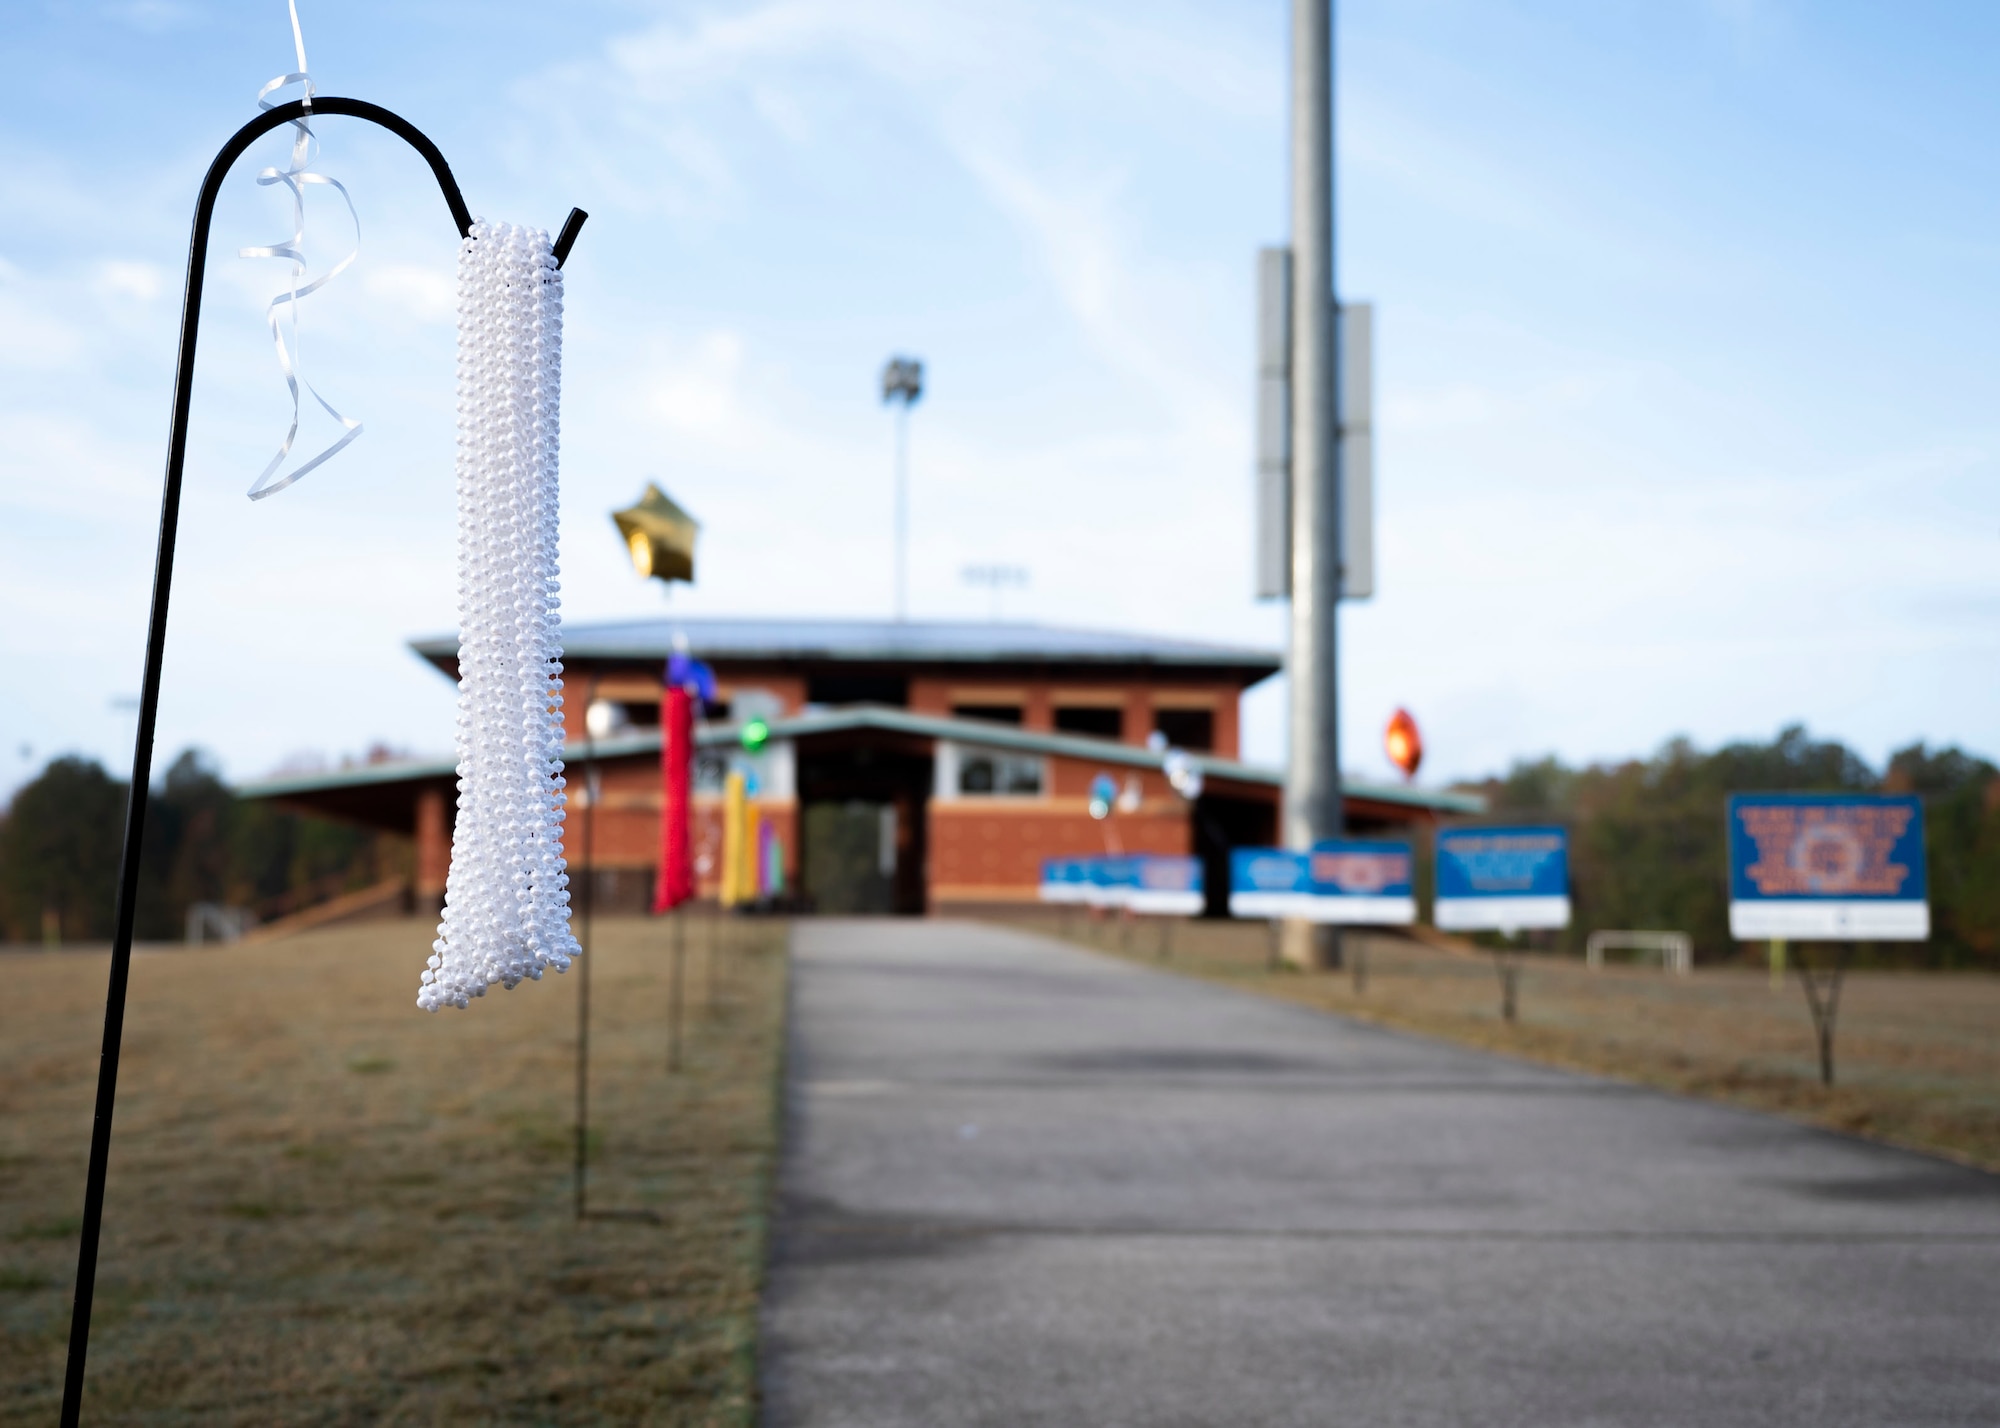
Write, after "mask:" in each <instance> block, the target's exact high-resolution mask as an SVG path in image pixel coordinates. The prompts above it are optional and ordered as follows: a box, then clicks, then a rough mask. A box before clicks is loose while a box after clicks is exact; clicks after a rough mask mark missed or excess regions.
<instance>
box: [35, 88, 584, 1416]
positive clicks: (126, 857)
mask: <svg viewBox="0 0 2000 1428" xmlns="http://www.w3.org/2000/svg"><path fill="white" fill-rule="evenodd" d="M327 115H338V116H343V117H346V118H351V119H366V120H368V121H369V122H370V123H374V124H379V125H380V126H381V127H383V128H384V129H387V130H388V131H389V132H390V133H392V134H394V135H396V136H397V137H398V138H400V139H402V140H404V141H405V142H406V143H408V144H409V145H410V147H411V148H413V149H415V150H416V151H417V152H418V153H419V154H421V155H422V156H423V158H424V161H425V162H426V163H428V164H429V165H430V166H431V173H432V174H433V175H434V176H435V177H436V179H437V181H438V187H439V188H440V189H442V190H443V191H444V201H445V204H446V205H447V206H448V207H449V208H450V209H451V218H452V222H453V223H455V224H456V225H457V226H458V235H459V237H460V238H463V237H465V235H466V234H467V233H469V232H470V231H471V229H472V213H471V211H470V210H469V209H467V208H466V206H465V196H464V195H463V194H461V193H460V192H459V190H458V182H457V180H455V179H454V178H452V176H451V167H450V165H448V164H446V163H445V161H444V155H443V154H442V153H440V152H439V151H438V146H437V145H436V144H433V143H432V142H431V141H430V140H429V139H428V138H427V137H425V135H424V134H423V132H422V131H421V130H419V129H418V128H417V127H416V126H415V125H414V124H412V123H410V122H409V120H407V119H404V118H403V117H402V116H401V115H398V114H394V113H391V112H390V111H389V110H387V109H384V108H382V107H381V106H380V105H379V104H370V103H368V102H367V101H366V100H362V99H340V98H336V97H333V96H328V97H326V98H323V99H313V100H310V101H308V100H303V99H301V100H296V101H294V102H293V103H290V104H280V105H279V106H278V107H277V108H275V109H269V110H266V111H265V112H264V113H262V114H259V115H258V116H257V117H256V118H255V119H252V120H251V121H250V122H249V123H248V124H245V125H244V126H243V127H242V128H241V129H238V130H237V131H236V132H235V133H234V134H232V135H231V136H230V138H229V142H227V143H226V144H224V145H223V146H222V149H221V151H220V152H219V153H217V154H216V156H215V162H213V163H212V164H210V165H209V166H208V173H207V174H206V175H205V176H204V177H203V178H202V181H201V193H200V195H199V196H198V197H197V198H196V200H195V209H194V231H193V234H192V236H191V237H190V238H189V240H188V271H187V288H186V291H185V295H184V296H183V297H182V300H181V339H180V351H179V355H178V356H177V357H176V359H175V366H174V403H173V413H172V416H171V418H170V420H169V422H168V427H167V475H166V483H165V486H164V488H163V490H162V493H161V497H160V538H159V544H158V546H157V548H156V550H155V553H154V557H153V601H152V612H151V614H150V615H149V616H148V619H147V624H146V666H145V673H144V674H143V675H142V676H141V679H140V683H139V729H138V733H137V735H136V736H135V737H134V739H133V743H132V782H131V785H130V786H129V787H128V788H127V789H126V791H125V837H124V843H123V845H122V847H121V849H120V851H119V859H118V905H117V914H116V921H115V923H114V930H113V932H112V937H111V977H110V982H109V985H108V987H107V989H106V991H105V996H104V1041H103V1045H102V1048H101V1049H100V1051H99V1053H98V1060H97V1104H96V1110H95V1112H94V1114H93V1117H92V1120H91V1125H90V1168H89V1170H88V1172H87V1173H86V1176H85V1179H84V1189H83V1223H82V1227H81V1238H80V1242H79V1244H78V1246H77V1254H76V1297H75V1299H74V1301H73V1303H72V1307H71V1311H70V1325H69V1361H68V1363H67V1364H66V1365H65V1367H64V1370H63V1401H62V1417H61V1419H60V1420H59V1421H60V1423H61V1424H62V1428H77V1424H78V1423H79V1421H80V1420H81V1418H82V1415H83V1373H84V1358H85V1355H86V1354H87V1353H88V1352H89V1348H90V1308H91V1302H92V1300H93V1299H94V1298H95V1295H96V1290H97V1244H98V1237H99V1233H100V1231H101V1230H102V1229H103V1225H104V1182H105V1177H106V1175H107V1173H108V1171H109V1169H110V1165H111V1114H112V1111H113V1109H114V1107H115V1105H116V1103H117V1098H118V1053H119V1048H120V1044H121V1042H122V1040H123V1038H124V1031H125V994H126V988H127V986H128V984H129V983H130V981H131V971H132V924H133V919H134V917H135V916H136V915H137V912H138V907H137V902H138V893H139V849H140V845H141V844H142V843H143V842H144V841H145V836H146V795H147V790H148V788H149V787H150V785H151V783H152V778H153V731H154V727H155V725H156V724H157V722H158V719H159V713H160V666H161V662H162V660H163V659H164V657H165V654H166V646H167V604H168V598H169V596H170V595H171V593H172V589H173V579H174V546H175V542H176V541H177V539H178V537H179V534H180V518H181V474H182V471H183V469H184V468H185V466H186V464H187V435H188V408H189V404H190V402H191V401H192V399H193V395H194V357H195V343H196V339H197V338H198V337H199V335H200V331H201V292H202V281H203V278H204V276H205V269H206V267H207V265H208V231H209V225H210V223H211V221H212V220H213V218H214V216H215V200H216V198H217V197H218V196H219V195H220V193H221V192H222V181H223V179H224V178H225V177H227V176H228V173H229V168H230V165H232V164H234V163H235V162H236V160H237V159H239V158H241V157H242V156H243V152H244V151H245V150H246V149H248V148H249V147H250V145H251V144H253V143H255V142H256V141H257V139H258V138H260V137H261V136H263V135H265V134H268V133H270V132H271V131H272V130H273V129H278V128H282V127H283V126H284V125H286V124H291V123H294V122H296V121H298V120H301V119H316V118H323V117H325V116H327ZM586 216H587V215H585V214H584V213H583V212H582V210H580V209H576V210H572V211H571V214H570V218H569V222H568V223H567V224H566V225H565V227H564V228H563V233H562V236H563V237H564V238H566V239H568V240H569V242H570V243H571V244H573V243H575V241H576V230H578V229H580V228H581V227H582V226H583V220H584V218H585V217H586ZM568 252H569V248H568V247H567V246H565V247H563V248H562V249H561V250H560V251H559V252H558V253H557V255H556V261H557V263H558V264H560V263H561V261H562V259H563V258H564V257H566V256H567V255H568Z"/></svg>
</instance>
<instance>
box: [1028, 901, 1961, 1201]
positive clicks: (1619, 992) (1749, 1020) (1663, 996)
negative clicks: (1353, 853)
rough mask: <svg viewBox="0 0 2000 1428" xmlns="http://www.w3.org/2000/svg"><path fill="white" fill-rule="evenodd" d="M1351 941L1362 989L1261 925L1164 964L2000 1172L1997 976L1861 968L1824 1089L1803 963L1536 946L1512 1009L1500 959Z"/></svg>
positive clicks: (1193, 942) (1192, 939)
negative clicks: (1791, 970) (1507, 1012)
mask: <svg viewBox="0 0 2000 1428" xmlns="http://www.w3.org/2000/svg"><path fill="white" fill-rule="evenodd" d="M1009 920H1010V921H1014V922H1016V923H1017V924H1018V925H1022V926H1027V927H1031V928H1034V929H1036V930H1039V931H1043V932H1051V933H1056V934H1057V935H1065V934H1066V935H1068V936H1070V937H1071V938H1072V939H1073V940H1075V941H1076V942H1078V943H1080V944H1081V945H1084V946H1088V947H1095V948H1096V949H1097V950H1099V951H1104V952H1111V953H1114V954H1117V955H1121V956H1126V957H1130V958H1133V959H1135V960H1140V961H1146V962H1150V963H1159V962H1160V960H1161V959H1160V950H1161V937H1160V932H1161V928H1160V926H1159V924H1158V923H1156V922H1144V921H1142V922H1139V923H1137V924H1132V925H1123V924H1119V923H1116V922H1108V921H1092V920H1090V919H1089V918H1088V917H1085V916H1082V915H1077V916H1075V917H1071V918H1067V919H1059V918H1058V917H1057V916H1056V915H1055V914H1053V913H1041V912H1034V913H1023V914H1020V915H1019V916H1017V917H1014V918H1011V919H1009ZM1348 941H1349V944H1350V946H1352V945H1354V944H1359V946H1360V950H1361V952H1362V955H1363V956H1364V958H1365V959H1366V960H1365V965H1366V968H1367V980H1366V987H1365V990H1362V991H1360V992H1357V991H1356V990H1355V986H1354V981H1353V978H1352V976H1351V974H1350V973H1348V972H1341V973H1316V974H1310V975H1308V974H1302V973H1299V972H1294V971H1289V970H1277V971H1274V970H1272V969H1271V968H1270V966H1269V965H1268V958H1269V945H1270V944H1269V940H1268V937H1267V935H1266V932H1265V928H1264V925H1263V924H1262V923H1229V922H1189V923H1179V924H1177V925H1176V926H1175V927H1174V928H1173V930H1172V934H1171V942H1170V944H1169V948H1168V954H1167V958H1166V959H1165V962H1164V965H1166V966H1167V967H1169V968H1171V969H1173V970H1176V971H1180V972H1184V973H1188V974H1191V975H1194V976H1200V977H1207V978H1211V979H1213V980H1216V981H1220V982H1226V983H1229V984H1230V985H1233V986H1239V987H1243V988H1245V989H1248V990H1254V991H1258V992H1263V993H1266V994H1268V995H1273V996H1280V997H1285V998H1287V999H1289V1000H1292V1001H1298V1002H1304V1003H1306V1004H1307V1005H1309V1006H1317V1007H1324V1008H1327V1009H1329V1010H1332V1011H1338V1012H1341V1013H1344V1014H1346V1015H1349V1016H1355V1017H1359V1018H1361V1019H1363V1020H1367V1021H1373V1022H1378V1023H1380V1024H1382V1025H1384V1026H1394V1027H1400V1028H1403V1029H1405V1030H1409V1031H1417V1032H1423V1033H1426V1034H1428V1035H1432V1036H1440V1037H1446V1038H1449V1039H1451V1040H1453V1041H1459V1042H1464V1043H1467V1044H1469V1045H1473V1046H1478V1047H1481V1048H1484V1049H1486V1050H1490V1051H1499V1052H1505V1053H1508V1054H1510V1055H1516V1056H1522V1057H1526V1058H1529V1059H1531V1060H1536V1061H1542V1062H1547V1063H1551V1064H1554V1065H1559V1066H1568V1067H1572V1068H1575V1069H1578V1070H1584V1071H1594V1072H1600V1073H1603V1074H1606V1075H1611V1076H1617V1077H1622V1078H1624V1079H1627V1080H1631V1081H1638V1082H1643V1083H1645V1084H1648V1085H1653V1086H1659V1087H1663V1088H1665V1089H1667V1090H1672V1091H1679V1092H1684V1093H1687V1094H1690V1095H1697V1096H1707V1097H1712V1098H1715V1099H1718V1100H1726V1101H1732V1102H1735V1103H1737V1104H1739V1105H1745V1106H1752V1107H1756V1108H1758V1109H1760V1110H1768V1111H1776V1112H1779V1113H1781V1114H1784V1115H1789V1116H1794V1117H1797V1118H1799V1119H1802V1120H1809V1121H1812V1122H1815V1123H1817V1124H1820V1125H1826V1126H1831V1127H1833V1128H1835V1129H1838V1130H1843V1131H1848V1132H1852V1133H1854V1134H1858V1135H1865V1136H1872V1137H1875V1138H1877V1139H1881V1140H1887V1141H1893V1142H1895V1143H1897V1144H1901V1145H1907V1146H1911V1147H1914V1148H1916V1149H1920V1150H1926V1151H1930V1152H1933V1153H1936V1154H1941V1155H1947V1156H1950V1157H1952V1158H1954V1159H1957V1160H1962V1161H1966V1162H1969V1163H1971V1164H1974V1165H1981V1166H1984V1167H1986V1168H1987V1169H1990V1170H2000V977H1993V976H1986V975H1977V974H1950V975H1947V974H1935V973H1876V972H1871V973H1850V974H1849V975H1848V978H1847V984H1846V989H1845V992H1844V993H1843V997H1842V1001H1841V1007H1840V1016H1839V1023H1838V1034H1837V1037H1836V1041H1835V1056H1836V1068H1835V1071H1836V1074H1835V1085H1834V1086H1833V1088H1832V1089H1831V1090H1828V1089H1826V1088H1824V1087H1822V1086H1821V1085H1820V1084H1819V1065H1818V1061H1817V1054H1818V1053H1817V1049H1816V1043H1815V1041H1814V1039H1813V1032H1812V1023H1811V1020H1810V1018H1809V1016H1808V1013H1807V1011H1806V1004H1805V998H1804V996H1803V995H1802V993H1801V991H1800V988H1799V984H1798V981H1797V979H1796V978H1793V979H1790V980H1789V981H1787V982H1786V984H1785V985H1784V986H1783V988H1782V989H1780V990H1776V991H1774V990H1772V988H1771V987H1770V985H1769V981H1768V978H1767V976H1766V974H1764V973H1762V972H1756V971H1748V970H1740V969H1728V970H1714V971H1710V970H1702V971H1698V972H1696V973H1695V974H1694V975H1692V976H1686V977H1674V976H1668V975H1666V974H1665V973H1663V972H1661V971H1659V970H1658V969H1657V966H1655V967H1653V968H1650V969H1641V968H1638V967H1632V966H1626V967H1606V968H1605V969H1604V970H1603V971H1600V972H1591V971H1589V970H1587V969H1586V968H1585V967H1584V966H1583V965H1582V964H1581V963H1580V962H1577V961H1573V960H1570V959H1566V958H1558V957H1554V956H1529V957H1527V958H1526V959H1524V970H1523V972H1522V976H1521V983H1520V1006H1519V1019H1518V1020H1517V1021H1516V1022H1515V1023H1513V1024H1512V1025H1509V1024H1508V1023H1506V1022H1504V1021H1502V1020H1501V1017H1500V982H1499V978H1498V976H1497V974H1496V973H1495V971H1494V967H1493V962H1492V959H1491V957H1489V956H1486V955H1484V954H1473V955H1465V954H1459V953H1454V952H1450V951H1444V950H1439V949H1437V948H1433V947H1429V946H1425V945H1423V944H1420V943H1416V942H1412V941H1409V940H1406V939H1404V938H1401V937H1391V936H1363V935H1359V934H1353V933H1350V934H1349V937H1348Z"/></svg>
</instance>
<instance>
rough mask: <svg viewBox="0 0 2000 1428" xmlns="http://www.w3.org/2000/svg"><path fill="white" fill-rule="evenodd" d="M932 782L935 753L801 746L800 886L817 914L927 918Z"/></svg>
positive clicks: (879, 747)
mask: <svg viewBox="0 0 2000 1428" xmlns="http://www.w3.org/2000/svg"><path fill="white" fill-rule="evenodd" d="M931 778H932V761H931V758H930V755H929V753H928V752H924V753H915V752H911V751H909V750H906V749H902V748H898V747H896V746H894V745H893V744H892V745H888V746H886V747H885V746H884V745H882V744H877V743H862V742H855V743H852V744H836V745H833V746H831V747H828V746H827V745H824V744H818V741H815V743H814V744H802V745H801V746H800V748H799V752H798V790H799V819H800V826H801V829H802V836H801V838H800V846H799V884H800V886H801V888H803V889H804V891H805V893H806V896H807V897H808V898H810V899H811V900H812V906H813V907H814V909H815V910H817V911H819V912H829V913H878V914H879V913H894V914H900V915H904V916H917V917H920V916H922V915H923V913H924V911H925V905H926V896H925V893H926V885H925V875H926V867H925V864H926V859H927V849H928V842H929V839H928V832H929V829H928V822H929V820H928V816H927V815H928V812H929V807H930V793H931Z"/></svg>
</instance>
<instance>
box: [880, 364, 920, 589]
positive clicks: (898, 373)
mask: <svg viewBox="0 0 2000 1428" xmlns="http://www.w3.org/2000/svg"><path fill="white" fill-rule="evenodd" d="M923 394H924V364H923V362H922V361H920V360H919V359H918V358H915V357H891V358H890V359H889V365H888V366H886V367H884V368H883V369H882V400H883V402H885V403H887V404H890V405H894V406H896V407H897V412H896V618H897V619H898V620H907V619H908V618H909V617H910V408H911V407H913V406H915V405H916V404H917V400H918V399H919V398H920V397H922V396H923Z"/></svg>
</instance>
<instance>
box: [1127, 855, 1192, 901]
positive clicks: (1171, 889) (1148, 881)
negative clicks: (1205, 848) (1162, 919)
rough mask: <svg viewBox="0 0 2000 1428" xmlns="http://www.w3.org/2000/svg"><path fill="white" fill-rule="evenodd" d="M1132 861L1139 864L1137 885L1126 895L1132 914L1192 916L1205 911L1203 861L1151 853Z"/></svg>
mask: <svg viewBox="0 0 2000 1428" xmlns="http://www.w3.org/2000/svg"><path fill="white" fill-rule="evenodd" d="M1132 861H1133V862H1135V863H1137V864H1138V865H1139V867H1138V880H1137V885H1136V886H1134V887H1132V888H1130V889H1128V890H1127V892H1126V895H1125V906H1127V907H1128V908H1130V909H1131V910H1132V911H1134V912H1147V913H1154V914H1160V915H1165V916H1174V915H1178V916H1182V917H1192V916H1194V915H1195V914H1196V913H1198V912H1200V911H1201V910H1202V907H1203V905H1204V903H1205V899H1204V897H1203V895H1202V889H1201V859H1199V858H1184V857H1169V856H1165V855H1160V854H1148V855H1147V856H1145V857H1142V858H1134V859H1133V860H1132Z"/></svg>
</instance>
